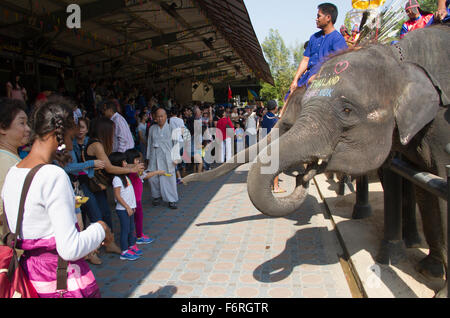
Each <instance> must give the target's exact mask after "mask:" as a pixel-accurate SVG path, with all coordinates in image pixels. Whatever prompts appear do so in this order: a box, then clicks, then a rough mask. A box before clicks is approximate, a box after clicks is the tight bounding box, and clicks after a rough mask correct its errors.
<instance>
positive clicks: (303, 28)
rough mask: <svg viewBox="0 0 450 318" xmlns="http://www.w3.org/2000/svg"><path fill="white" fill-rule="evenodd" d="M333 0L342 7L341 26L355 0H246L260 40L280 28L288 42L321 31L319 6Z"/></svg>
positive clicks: (305, 37) (293, 43) (288, 43)
mask: <svg viewBox="0 0 450 318" xmlns="http://www.w3.org/2000/svg"><path fill="white" fill-rule="evenodd" d="M323 2H331V3H333V4H335V5H336V6H337V7H338V12H339V14H338V19H337V22H336V24H335V27H336V29H337V30H339V28H340V26H341V25H342V24H344V19H345V14H346V13H347V12H348V11H350V10H351V9H352V1H351V0H334V1H333V0H331V1H328V0H244V3H245V6H246V7H247V11H248V13H249V15H250V19H251V21H252V24H253V28H254V29H255V33H256V35H257V37H258V40H259V43H262V42H264V39H265V38H266V36H267V35H268V34H269V30H270V29H271V28H272V29H278V31H279V32H280V35H281V36H282V38H283V40H284V42H285V44H286V46H288V47H291V46H294V45H295V43H296V42H299V43H303V42H306V41H308V40H309V37H310V36H311V35H312V34H313V33H315V32H317V31H319V29H317V27H316V22H315V19H316V16H317V6H318V5H319V4H321V3H323Z"/></svg>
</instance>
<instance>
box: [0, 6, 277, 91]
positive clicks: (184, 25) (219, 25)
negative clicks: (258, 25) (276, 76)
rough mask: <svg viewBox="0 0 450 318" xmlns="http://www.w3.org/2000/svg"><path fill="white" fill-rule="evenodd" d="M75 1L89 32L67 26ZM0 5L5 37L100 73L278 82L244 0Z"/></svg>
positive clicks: (2, 32) (76, 66)
mask: <svg viewBox="0 0 450 318" xmlns="http://www.w3.org/2000/svg"><path fill="white" fill-rule="evenodd" d="M72 3H76V4H78V5H79V6H80V9H81V29H68V28H67V27H66V25H65V23H66V19H67V17H68V16H69V13H67V12H66V9H67V6H68V5H69V4H72ZM30 5H31V6H30ZM0 8H1V11H0V15H3V18H2V19H1V20H0V21H1V22H0V36H1V35H4V36H7V37H9V38H14V39H16V40H18V41H21V42H22V44H21V45H25V46H28V45H30V46H32V47H34V48H35V49H36V48H37V49H38V50H42V52H45V50H46V49H48V48H53V49H56V50H59V51H64V52H67V53H70V54H71V56H72V57H73V59H72V61H71V63H70V64H72V66H74V67H75V68H77V69H81V70H86V69H91V71H92V72H93V73H94V74H100V75H101V74H104V75H111V74H112V73H116V74H117V73H119V74H120V76H125V77H129V78H130V79H139V78H148V77H153V78H155V77H158V78H159V79H160V80H161V81H163V80H164V81H165V80H169V79H182V78H188V77H191V78H194V79H203V80H206V81H209V82H218V81H225V80H230V79H233V80H235V79H247V78H248V77H249V76H250V77H252V78H253V77H256V78H259V79H262V80H263V81H266V82H269V83H271V84H273V78H272V76H271V74H270V70H269V67H268V65H267V62H266V61H265V59H264V56H263V53H262V50H261V46H260V44H259V43H258V40H257V37H256V35H255V32H254V30H253V26H252V24H251V21H250V18H249V15H248V12H247V9H246V7H245V4H244V2H243V1H242V0H173V1H164V0H78V1H74V0H36V1H28V0H2V1H1V2H0ZM23 43H24V44H23ZM30 43H31V44H32V45H31V44H30ZM105 73H106V74H105Z"/></svg>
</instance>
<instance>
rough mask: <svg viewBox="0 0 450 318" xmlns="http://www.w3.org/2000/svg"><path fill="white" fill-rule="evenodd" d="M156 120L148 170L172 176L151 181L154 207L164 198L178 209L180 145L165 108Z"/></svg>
mask: <svg viewBox="0 0 450 318" xmlns="http://www.w3.org/2000/svg"><path fill="white" fill-rule="evenodd" d="M155 119H156V122H157V125H152V126H151V127H150V130H149V132H148V143H147V159H148V160H149V164H148V170H150V171H156V170H164V171H166V173H167V174H170V176H154V177H152V178H150V179H149V184H150V188H151V191H152V197H153V205H159V204H160V203H161V198H162V199H163V201H165V202H168V203H169V207H170V208H171V209H177V205H176V202H177V201H178V192H177V182H176V174H175V166H176V165H177V164H178V163H180V162H181V157H180V150H179V144H178V140H177V138H176V134H172V130H171V129H170V125H169V124H168V123H167V113H166V111H165V110H164V109H163V108H160V109H158V110H157V111H156V114H155ZM172 135H174V136H175V137H173V136H172Z"/></svg>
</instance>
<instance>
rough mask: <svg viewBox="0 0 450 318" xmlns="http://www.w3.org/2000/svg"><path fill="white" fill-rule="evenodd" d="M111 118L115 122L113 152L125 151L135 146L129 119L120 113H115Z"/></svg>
mask: <svg viewBox="0 0 450 318" xmlns="http://www.w3.org/2000/svg"><path fill="white" fill-rule="evenodd" d="M111 120H112V121H113V122H114V126H115V128H114V141H113V152H116V151H118V152H125V151H127V150H128V149H133V148H134V140H133V135H132V134H131V131H130V127H129V126H128V123H127V121H126V120H125V118H123V116H122V115H120V114H119V113H115V114H114V115H113V116H112V117H111Z"/></svg>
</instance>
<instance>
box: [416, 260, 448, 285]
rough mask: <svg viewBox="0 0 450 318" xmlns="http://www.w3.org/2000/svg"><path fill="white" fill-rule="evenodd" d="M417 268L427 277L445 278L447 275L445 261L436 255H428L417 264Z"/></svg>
mask: <svg viewBox="0 0 450 318" xmlns="http://www.w3.org/2000/svg"><path fill="white" fill-rule="evenodd" d="M416 270H417V271H418V272H419V273H421V274H422V275H424V276H425V277H427V278H430V279H435V278H443V277H444V275H445V267H444V263H443V262H442V261H441V260H440V259H437V258H436V257H434V256H431V255H428V256H426V257H425V258H424V259H423V260H421V261H420V262H419V264H417V267H416Z"/></svg>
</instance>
